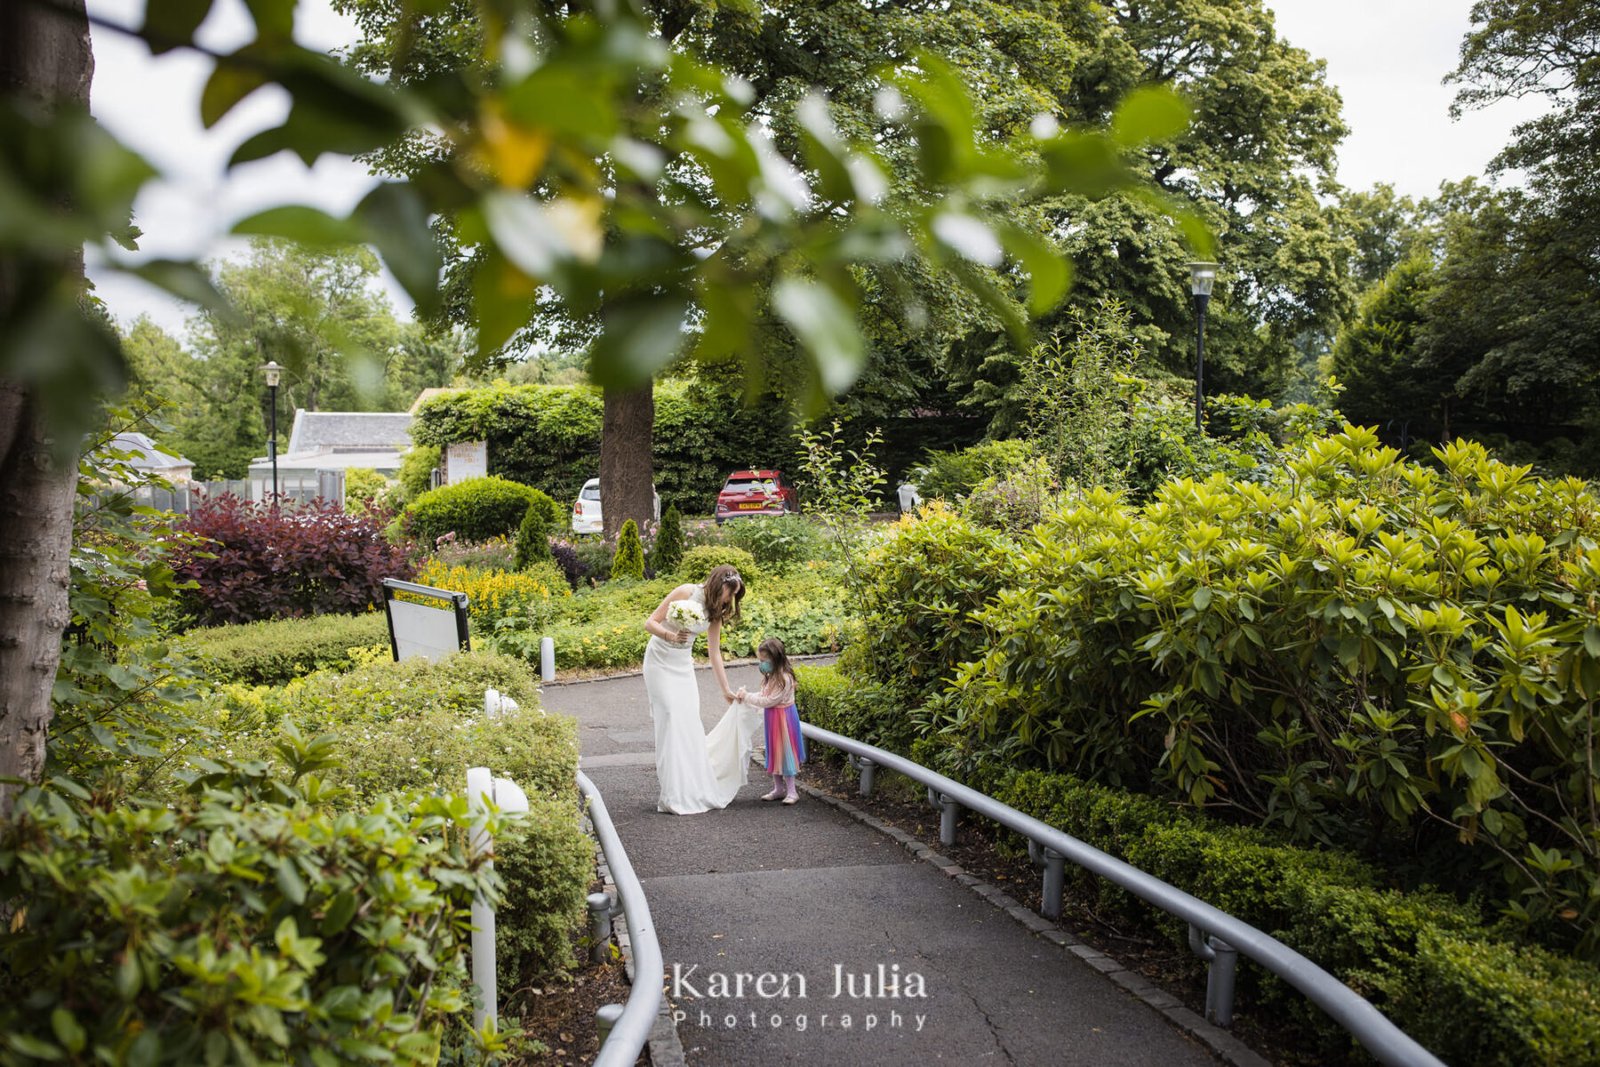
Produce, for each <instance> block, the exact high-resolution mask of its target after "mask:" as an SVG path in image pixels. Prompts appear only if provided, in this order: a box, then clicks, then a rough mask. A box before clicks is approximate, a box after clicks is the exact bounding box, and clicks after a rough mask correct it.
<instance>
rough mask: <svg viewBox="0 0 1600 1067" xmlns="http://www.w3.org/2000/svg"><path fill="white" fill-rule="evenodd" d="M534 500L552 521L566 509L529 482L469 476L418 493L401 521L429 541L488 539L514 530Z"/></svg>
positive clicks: (409, 530)
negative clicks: (444, 537)
mask: <svg viewBox="0 0 1600 1067" xmlns="http://www.w3.org/2000/svg"><path fill="white" fill-rule="evenodd" d="M532 506H538V507H540V508H542V509H543V510H544V513H545V516H546V522H547V524H548V525H550V526H551V527H554V526H555V524H556V522H557V520H558V517H559V516H560V515H561V513H562V512H561V507H560V506H559V505H558V504H557V503H556V502H555V501H554V500H552V499H551V498H550V497H549V496H548V495H546V494H545V493H542V492H540V491H539V490H537V489H534V488H532V487H530V486H526V485H519V484H517V483H516V482H508V481H506V480H505V479H504V478H494V477H490V478H470V479H468V480H467V481H464V482H457V483H456V484H455V485H441V486H440V487H439V488H437V489H431V490H429V491H428V492H426V493H423V494H422V495H421V496H419V497H417V498H416V499H415V500H413V501H412V502H411V503H410V505H408V506H407V508H406V510H405V515H404V517H403V520H402V525H403V528H404V529H405V531H406V532H407V533H408V534H410V535H411V536H412V537H415V538H416V539H417V540H418V541H421V542H422V543H423V544H424V545H426V546H430V547H431V546H432V545H434V544H435V543H436V542H437V541H438V539H439V538H441V537H443V536H445V535H446V534H455V536H456V539H457V540H460V541H487V540H489V539H490V538H495V537H510V536H512V535H514V534H515V533H516V532H517V529H518V528H519V527H520V526H521V525H522V519H523V516H525V515H526V514H527V513H528V508H529V507H532Z"/></svg>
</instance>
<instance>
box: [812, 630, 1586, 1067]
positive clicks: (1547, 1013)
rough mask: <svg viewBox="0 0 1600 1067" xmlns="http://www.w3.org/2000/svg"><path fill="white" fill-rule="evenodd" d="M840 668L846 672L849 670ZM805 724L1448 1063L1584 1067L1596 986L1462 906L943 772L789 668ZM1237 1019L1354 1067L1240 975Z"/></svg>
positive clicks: (1090, 899)
mask: <svg viewBox="0 0 1600 1067" xmlns="http://www.w3.org/2000/svg"><path fill="white" fill-rule="evenodd" d="M852 658H854V657H852ZM797 675H798V679H799V693H798V701H799V704H800V707H801V710H802V714H803V715H804V717H805V718H806V720H807V721H808V722H811V723H813V724H815V725H817V726H820V727H822V728H824V729H827V730H833V731H835V732H838V733H842V734H845V735H847V736H850V737H855V738H859V739H861V740H865V741H868V742H870V743H872V744H876V745H879V746H880V747H884V748H887V749H889V750H891V751H898V752H902V753H907V754H909V755H911V757H912V758H913V759H916V760H918V762H921V763H924V764H925V765H929V766H933V767H934V768H935V769H937V770H940V771H942V772H944V773H947V774H949V773H955V775H956V776H957V777H959V778H961V779H963V780H965V781H966V782H967V783H968V784H970V785H973V786H974V787H976V788H979V789H981V790H983V791H985V792H988V793H990V795H992V796H994V797H996V798H997V799H999V800H1000V801H1001V802H1003V803H1005V804H1009V805H1010V806H1012V807H1014V808H1017V809H1018V810H1020V811H1023V812H1025V813H1026V814H1029V815H1032V816H1034V817H1035V818H1038V819H1040V820H1041V821H1043V822H1046V823H1049V824H1050V825H1052V826H1056V827H1059V828H1061V829H1063V830H1065V831H1066V832H1068V833H1070V834H1072V835H1073V836H1074V837H1077V838H1079V839H1080V840H1083V841H1085V842H1087V843H1088V844H1091V845H1093V846H1094V847H1096V848H1099V849H1101V850H1102V851H1104V852H1108V853H1110V854H1112V855H1114V856H1117V857H1119V858H1121V859H1124V860H1126V861H1127V862H1129V863H1132V864H1133V865H1134V866H1136V867H1139V868H1141V869H1142V870H1145V871H1148V872H1149V873H1151V874H1153V875H1155V876H1156V877H1158V878H1160V879H1162V880H1163V881H1165V882H1168V883H1170V884H1172V885H1175V886H1177V887H1178V888H1180V889H1183V890H1185V891H1187V892H1190V893H1193V894H1194V895H1195V896H1197V897H1199V898H1200V899H1202V900H1205V901H1207V902H1208V903H1210V904H1213V905H1215V906H1216V907H1218V908H1221V909H1222V910H1224V911H1226V912H1228V913H1230V914H1232V915H1235V916H1237V917H1239V918H1240V919H1243V920H1244V921H1245V922H1248V923H1250V924H1251V925H1253V926H1256V927H1258V928H1259V929H1262V930H1265V931H1267V932H1269V933H1271V934H1273V936H1275V937H1277V938H1279V939H1280V940H1282V941H1284V942H1285V943H1287V944H1289V945H1290V946H1292V947H1294V948H1295V949H1297V950H1299V951H1301V952H1303V953H1305V954H1306V955H1307V956H1309V957H1310V958H1311V959H1313V960H1314V961H1316V962H1317V963H1318V964H1319V965H1321V966H1323V967H1324V968H1326V969H1328V970H1329V971H1331V972H1332V973H1334V974H1335V975H1337V976H1338V977H1339V978H1341V979H1342V980H1344V981H1345V982H1347V983H1349V984H1350V985H1351V986H1352V988H1354V989H1355V990H1356V991H1357V992H1358V993H1360V994H1361V995H1363V996H1365V997H1367V998H1369V999H1370V1000H1372V1001H1373V1002H1374V1003H1375V1004H1377V1005H1378V1007H1379V1008H1381V1009H1382V1010H1383V1011H1384V1012H1385V1014H1387V1015H1388V1016H1389V1017H1390V1018H1391V1019H1393V1020H1394V1021H1395V1022H1396V1023H1397V1024H1398V1025H1399V1026H1401V1028H1402V1029H1404V1030H1406V1032H1408V1033H1410V1034H1411V1035H1412V1036H1414V1037H1416V1038H1417V1039H1418V1040H1420V1041H1422V1042H1423V1043H1424V1044H1425V1045H1427V1046H1428V1047H1429V1048H1430V1049H1432V1050H1433V1051H1434V1052H1435V1053H1437V1054H1438V1055H1440V1056H1441V1057H1442V1058H1443V1059H1444V1060H1445V1061H1446V1062H1449V1063H1471V1064H1474V1065H1478V1064H1503V1065H1506V1067H1511V1065H1517V1064H1527V1063H1545V1064H1552V1065H1553V1064H1578V1063H1586V1064H1594V1063H1600V972H1597V971H1596V970H1595V969H1594V968H1593V967H1591V966H1589V965H1586V964H1583V963H1579V962H1577V961H1574V960H1570V959H1563V958H1561V957H1559V956H1557V955H1555V954H1553V953H1550V952H1546V951H1543V950H1540V949H1535V948H1527V947H1523V946H1518V945H1515V944H1513V943H1511V942H1509V941H1506V940H1504V939H1502V938H1499V937H1497V936H1495V935H1494V934H1492V933H1491V932H1490V929H1489V926H1488V924H1487V923H1486V921H1485V918H1484V916H1483V915H1482V914H1481V913H1480V912H1479V911H1478V910H1477V909H1476V908H1475V907H1473V906H1471V905H1468V904H1463V903H1460V902H1458V901H1457V900H1455V899H1454V898H1451V897H1448V896H1445V895H1443V894H1440V893H1437V892H1431V891H1422V892H1415V893H1400V892H1396V891H1395V890H1393V889H1389V888H1385V886H1386V884H1387V882H1388V878H1387V875H1386V874H1385V873H1384V872H1381V871H1379V870H1378V869H1376V868H1374V867H1372V866H1370V865H1368V864H1366V863H1363V862H1362V861H1360V860H1359V859H1357V858H1356V857H1354V856H1352V855H1350V854H1348V853H1339V852H1331V851H1325V850H1320V849H1307V848H1300V847H1295V846H1293V845H1289V844H1287V843H1284V842H1283V841H1281V840H1278V839H1277V838H1275V837H1274V836H1273V835H1271V834H1269V833H1267V832H1265V831H1262V830H1256V829H1250V828H1245V827H1234V826H1224V825H1220V824H1218V823H1216V822H1214V821H1213V820H1210V819H1207V818H1206V817H1204V816H1201V815H1198V814H1195V813H1191V812H1186V811H1183V810H1181V809H1179V808H1178V807H1175V806H1174V805H1172V804H1171V803H1166V802H1163V801H1160V800H1157V799H1155V798H1154V797H1149V796H1142V795H1139V794H1136V793H1128V792H1123V791H1121V790H1118V789H1113V788H1109V787H1105V786H1100V785H1095V784H1092V783H1088V782H1085V781H1083V780H1082V779H1079V778H1074V777H1072V776H1069V775H1064V774H1055V773H1049V772H1044V771H1037V770H1032V771H1018V770H1016V769H1015V768H1012V767H1010V766H1008V765H1006V763H1005V762H1004V761H996V760H993V759H984V760H982V761H981V762H979V763H976V764H971V763H969V764H966V765H965V766H958V764H959V763H960V761H959V758H952V757H951V755H950V754H949V753H948V752H947V751H946V749H947V745H946V742H945V739H943V738H938V737H931V736H922V737H918V736H917V734H918V730H919V728H920V727H919V723H918V721H917V715H916V714H915V712H914V711H913V710H912V709H909V708H907V707H906V706H905V705H904V704H903V703H901V702H899V701H898V700H897V699H896V698H895V697H894V696H893V694H892V692H891V691H890V690H888V689H887V688H886V687H884V686H882V685H880V684H879V683H877V682H874V681H865V682H864V681H862V680H860V679H859V678H857V677H852V676H850V675H847V674H845V673H843V672H841V671H840V670H838V669H837V668H834V667H801V668H799V670H798V671H797ZM1067 872H1068V891H1069V893H1070V894H1071V895H1072V897H1073V898H1074V899H1075V900H1078V901H1081V902H1083V903H1085V904H1086V905H1088V906H1089V907H1091V908H1092V909H1093V910H1094V911H1095V913H1096V914H1097V915H1100V916H1102V917H1105V918H1117V919H1122V920H1125V921H1133V922H1139V923H1143V924H1147V925H1153V926H1155V927H1157V928H1159V929H1161V930H1163V931H1164V932H1165V933H1166V934H1167V935H1168V936H1169V937H1170V938H1171V939H1172V940H1173V942H1174V943H1175V945H1177V946H1178V947H1179V949H1180V951H1182V950H1183V947H1184V946H1185V945H1186V943H1187V928H1186V927H1185V926H1183V925H1182V924H1180V923H1178V922H1176V921H1175V920H1172V919H1170V918H1169V917H1167V916H1166V915H1165V914H1164V913H1162V912H1160V911H1159V910H1157V909H1153V908H1150V907H1149V906H1147V905H1145V904H1144V903H1143V902H1141V901H1139V900H1138V899H1137V898H1135V897H1133V896H1132V895H1130V894H1128V893H1127V892H1126V891H1124V890H1122V889H1120V888H1118V887H1117V886H1115V885H1113V884H1112V883H1110V882H1106V881H1103V880H1101V879H1098V878H1096V877H1095V876H1093V875H1091V874H1088V873H1086V872H1084V871H1083V870H1082V869H1080V868H1075V867H1072V866H1070V865H1069V866H1068V868H1067ZM1239 988H1240V992H1241V996H1242V997H1243V998H1244V999H1245V1004H1246V1008H1245V1010H1247V1011H1251V1012H1256V1013H1264V1014H1270V1015H1271V1017H1272V1018H1273V1019H1274V1020H1275V1025H1277V1024H1278V1023H1282V1024H1284V1026H1285V1030H1287V1031H1288V1033H1287V1034H1286V1035H1285V1036H1286V1037H1288V1038H1289V1039H1290V1040H1292V1041H1293V1042H1294V1043H1295V1045H1296V1047H1297V1048H1299V1049H1300V1050H1302V1051H1304V1052H1306V1053H1307V1054H1308V1055H1309V1056H1311V1057H1312V1058H1313V1059H1315V1060H1316V1061H1318V1062H1342V1061H1344V1060H1346V1059H1354V1060H1357V1061H1359V1060H1360V1056H1359V1055H1356V1054H1353V1053H1352V1045H1351V1041H1350V1038H1349V1037H1348V1036H1347V1035H1346V1034H1345V1033H1344V1031H1343V1030H1341V1029H1340V1028H1339V1027H1338V1026H1337V1025H1335V1024H1334V1023H1333V1022H1331V1021H1330V1020H1329V1019H1328V1018H1327V1017H1326V1016H1324V1015H1322V1013H1321V1012H1320V1011H1319V1010H1317V1009H1316V1008H1314V1007H1312V1006H1311V1005H1310V1004H1309V1002H1308V1001H1306V1000H1305V998H1304V997H1303V996H1301V995H1300V994H1299V993H1298V992H1297V991H1296V990H1294V989H1293V988H1292V987H1290V986H1288V985H1287V984H1285V983H1283V982H1282V981H1280V980H1279V979H1277V978H1275V977H1273V976H1272V975H1270V974H1268V973H1266V972H1264V971H1262V970H1261V969H1260V968H1258V967H1255V966H1253V965H1252V964H1250V963H1248V962H1246V963H1245V964H1244V965H1243V966H1242V967H1241V968H1240V987H1239Z"/></svg>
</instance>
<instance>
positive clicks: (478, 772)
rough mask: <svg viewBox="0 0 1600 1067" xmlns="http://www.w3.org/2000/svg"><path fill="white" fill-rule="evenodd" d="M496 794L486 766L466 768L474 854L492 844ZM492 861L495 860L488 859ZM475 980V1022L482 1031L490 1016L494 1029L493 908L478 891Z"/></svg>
mask: <svg viewBox="0 0 1600 1067" xmlns="http://www.w3.org/2000/svg"><path fill="white" fill-rule="evenodd" d="M493 797H494V778H493V776H491V775H490V774H489V768H487V767H473V768H471V769H470V770H468V771H467V805H468V808H469V809H470V810H471V812H472V838H471V844H472V854H473V855H475V856H476V855H478V854H479V853H481V852H486V851H488V849H489V847H490V844H491V842H490V840H489V831H488V830H487V829H485V826H484V824H485V822H486V821H487V819H488V804H486V803H485V801H487V800H490V799H493ZM489 862H490V863H491V864H492V863H493V862H494V861H493V860H490V861H489ZM472 982H473V984H474V985H476V986H477V987H478V995H479V997H480V998H481V999H482V1001H483V1003H482V1006H481V1007H479V1008H478V1009H477V1011H475V1012H473V1015H472V1024H473V1026H475V1027H476V1028H477V1029H479V1030H482V1029H483V1024H484V1020H485V1019H487V1020H488V1022H489V1026H490V1027H491V1028H492V1029H499V1027H500V1001H499V996H498V990H497V989H496V988H495V957H494V909H493V908H491V907H490V906H489V902H488V901H486V900H484V899H483V894H481V893H480V894H479V895H478V896H477V897H475V898H474V899H473V901H472Z"/></svg>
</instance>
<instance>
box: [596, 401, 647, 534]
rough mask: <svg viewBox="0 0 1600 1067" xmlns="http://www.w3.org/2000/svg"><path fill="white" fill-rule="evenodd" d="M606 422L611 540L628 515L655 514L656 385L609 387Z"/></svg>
mask: <svg viewBox="0 0 1600 1067" xmlns="http://www.w3.org/2000/svg"><path fill="white" fill-rule="evenodd" d="M605 405H606V407H605V421H604V423H603V424H602V426H601V430H600V515H601V517H602V518H603V519H604V522H605V536H606V539H607V540H611V541H615V539H616V536H617V531H619V530H621V529H622V524H623V523H625V522H627V521H628V520H629V519H632V520H633V521H635V522H637V523H638V524H639V531H640V533H643V532H644V526H645V523H647V522H649V521H650V520H651V519H653V518H655V503H654V487H653V483H654V481H655V471H654V469H653V467H652V466H651V462H650V447H651V440H652V438H653V437H654V432H655V422H656V401H655V393H654V389H653V385H652V383H650V382H646V383H645V384H644V385H643V386H641V387H639V388H637V389H629V390H626V391H623V390H618V389H607V390H606V391H605Z"/></svg>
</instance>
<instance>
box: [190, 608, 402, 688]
mask: <svg viewBox="0 0 1600 1067" xmlns="http://www.w3.org/2000/svg"><path fill="white" fill-rule="evenodd" d="M388 645H389V624H388V622H387V620H386V618H385V616H384V613H383V612H381V611H369V612H367V613H366V614H364V615H319V616H317V617H315V618H311V619H278V620H275V621H272V622H252V623H247V624H244V625H240V626H212V627H208V628H206V629H201V630H190V631H189V632H188V633H186V634H184V635H183V638H182V640H181V641H180V642H179V643H178V647H179V649H181V650H182V651H183V652H185V653H187V654H188V655H189V656H190V657H191V658H192V659H193V660H194V661H195V664H196V666H198V667H199V668H200V670H201V672H202V674H203V675H204V677H205V678H206V679H207V680H208V681H212V682H246V683H248V684H250V685H282V684H283V683H285V682H287V681H289V680H290V679H293V678H298V677H300V676H301V675H303V674H310V673H311V672H312V671H324V670H333V671H342V670H348V669H349V668H351V667H353V666H355V665H356V663H357V662H358V661H359V660H360V658H361V656H360V653H361V652H363V651H365V650H368V649H373V648H382V649H384V650H387V648H388Z"/></svg>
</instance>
